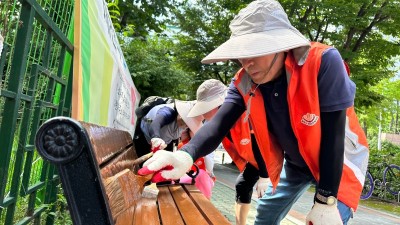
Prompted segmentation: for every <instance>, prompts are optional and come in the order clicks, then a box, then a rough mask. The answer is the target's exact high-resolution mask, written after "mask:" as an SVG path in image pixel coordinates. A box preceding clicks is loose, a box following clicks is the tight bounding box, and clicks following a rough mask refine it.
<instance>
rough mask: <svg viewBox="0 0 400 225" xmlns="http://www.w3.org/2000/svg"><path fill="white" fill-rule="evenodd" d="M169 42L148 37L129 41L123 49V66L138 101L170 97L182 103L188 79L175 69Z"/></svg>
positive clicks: (171, 44) (179, 70) (185, 95)
mask: <svg viewBox="0 0 400 225" xmlns="http://www.w3.org/2000/svg"><path fill="white" fill-rule="evenodd" d="M172 48H173V43H172V41H170V40H168V39H166V38H162V37H157V36H154V37H149V38H147V40H146V41H143V40H141V39H138V38H136V39H133V40H131V41H127V42H126V43H125V44H124V45H123V49H124V55H125V60H126V63H127V64H128V67H129V70H130V72H131V74H132V79H133V82H134V83H135V86H136V88H137V89H138V91H139V93H140V94H141V97H142V100H144V99H145V98H146V97H148V96H151V95H159V96H170V97H174V98H178V99H182V100H186V98H187V93H192V91H188V86H190V85H188V84H190V80H189V76H188V75H187V74H186V73H185V72H183V71H182V70H181V69H179V68H177V67H176V63H175V58H174V56H173V55H172V52H171V49H172Z"/></svg>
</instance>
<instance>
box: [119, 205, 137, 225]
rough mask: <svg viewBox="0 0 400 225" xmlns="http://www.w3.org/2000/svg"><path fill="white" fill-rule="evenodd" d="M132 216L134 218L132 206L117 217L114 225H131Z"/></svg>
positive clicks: (133, 207)
mask: <svg viewBox="0 0 400 225" xmlns="http://www.w3.org/2000/svg"><path fill="white" fill-rule="evenodd" d="M134 216H135V206H132V207H130V208H129V209H127V210H125V211H124V212H123V213H121V214H120V215H119V216H118V217H117V220H116V221H115V225H133V217H134Z"/></svg>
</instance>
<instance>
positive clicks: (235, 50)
mask: <svg viewBox="0 0 400 225" xmlns="http://www.w3.org/2000/svg"><path fill="white" fill-rule="evenodd" d="M229 28H230V30H231V37H230V38H229V40H227V41H226V42H225V43H223V44H222V45H220V46H219V47H218V48H217V49H215V50H214V51H213V52H211V53H210V54H209V55H207V56H206V57H205V58H204V59H203V60H202V61H201V62H202V63H205V64H208V63H215V62H219V61H226V60H230V59H242V58H253V57H259V56H263V55H270V54H273V53H278V52H284V51H288V50H291V49H294V56H295V58H296V60H297V62H298V64H299V65H302V64H303V63H304V61H305V58H306V57H307V53H308V49H309V48H310V42H309V41H308V40H307V39H306V38H305V37H304V36H303V35H302V34H301V33H300V32H299V31H298V30H297V29H296V28H294V27H293V26H292V25H291V23H290V22H289V20H288V17H287V15H286V13H285V11H284V9H283V8H282V6H281V5H280V4H279V2H277V1H274V0H257V1H253V2H251V3H250V4H249V5H248V6H247V7H246V8H243V9H242V10H240V12H239V13H238V14H237V15H236V16H235V18H234V19H233V20H232V21H231V23H230V25H229Z"/></svg>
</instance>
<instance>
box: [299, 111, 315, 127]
mask: <svg viewBox="0 0 400 225" xmlns="http://www.w3.org/2000/svg"><path fill="white" fill-rule="evenodd" d="M318 119H319V116H317V115H315V114H311V113H307V114H306V115H303V116H302V117H301V123H302V124H304V125H307V126H310V127H311V126H314V125H315V124H316V123H317V122H318Z"/></svg>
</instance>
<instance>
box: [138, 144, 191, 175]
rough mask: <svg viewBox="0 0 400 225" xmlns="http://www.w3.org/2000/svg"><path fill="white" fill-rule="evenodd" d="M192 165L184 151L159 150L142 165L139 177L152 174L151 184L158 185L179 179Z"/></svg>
mask: <svg viewBox="0 0 400 225" xmlns="http://www.w3.org/2000/svg"><path fill="white" fill-rule="evenodd" d="M192 165H193V159H192V157H191V156H190V155H189V153H187V152H184V151H176V152H169V151H165V150H159V151H157V152H156V153H154V155H153V157H151V158H150V159H149V160H147V161H146V162H145V163H144V164H143V168H141V169H140V170H139V171H138V174H139V175H148V174H153V173H154V175H153V178H152V179H151V181H152V182H154V183H158V182H162V181H167V180H177V179H179V178H181V177H182V176H183V175H185V173H186V172H187V171H189V170H190V168H191V167H192Z"/></svg>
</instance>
